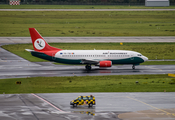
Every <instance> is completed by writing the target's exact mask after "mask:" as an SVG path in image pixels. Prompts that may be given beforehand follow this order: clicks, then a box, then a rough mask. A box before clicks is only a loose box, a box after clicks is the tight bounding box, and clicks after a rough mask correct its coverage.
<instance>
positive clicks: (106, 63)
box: [99, 61, 112, 67]
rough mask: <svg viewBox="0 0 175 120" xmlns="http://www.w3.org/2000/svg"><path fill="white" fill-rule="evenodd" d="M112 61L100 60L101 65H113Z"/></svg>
mask: <svg viewBox="0 0 175 120" xmlns="http://www.w3.org/2000/svg"><path fill="white" fill-rule="evenodd" d="M111 66H112V62H111V61H100V63H99V67H111Z"/></svg>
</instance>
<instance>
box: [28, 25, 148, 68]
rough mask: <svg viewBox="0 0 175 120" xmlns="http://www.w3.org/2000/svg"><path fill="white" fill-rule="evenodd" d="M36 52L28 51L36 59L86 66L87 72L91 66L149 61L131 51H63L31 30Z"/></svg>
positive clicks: (33, 29)
mask: <svg viewBox="0 0 175 120" xmlns="http://www.w3.org/2000/svg"><path fill="white" fill-rule="evenodd" d="M29 32H30V36H31V40H32V43H33V48H34V50H30V49H26V50H27V51H29V52H31V54H32V55H33V56H35V57H39V58H42V59H45V60H49V61H54V62H58V63H65V64H85V68H86V70H91V65H95V66H99V67H111V66H112V65H114V64H132V69H135V66H136V65H139V64H140V63H143V62H145V61H147V60H148V58H147V57H146V56H143V55H142V54H141V53H138V52H135V51H129V50H95V49H94V50H62V49H60V48H55V47H52V46H50V45H49V44H48V43H47V42H46V41H45V40H44V38H43V37H42V36H41V35H40V34H39V32H38V31H37V30H36V29H35V28H29Z"/></svg>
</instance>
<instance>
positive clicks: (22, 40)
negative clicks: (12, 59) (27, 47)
mask: <svg viewBox="0 0 175 120" xmlns="http://www.w3.org/2000/svg"><path fill="white" fill-rule="evenodd" d="M44 39H45V40H46V41H47V42H48V43H87V42H88V43H106V42H114V43H115V42H142V43H143V42H175V37H174V36H172V37H44ZM17 43H32V42H31V38H30V37H0V45H3V44H17Z"/></svg>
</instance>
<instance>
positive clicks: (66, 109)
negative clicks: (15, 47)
mask: <svg viewBox="0 0 175 120" xmlns="http://www.w3.org/2000/svg"><path fill="white" fill-rule="evenodd" d="M158 39H159V38H158ZM16 40H17V42H15V41H12V40H9V38H8V39H7V38H5V41H9V42H11V43H12V44H14V43H20V42H19V41H22V42H24V40H21V39H20V40H19V39H18V38H17V39H16ZM135 40H136V39H135ZM152 40H153V39H150V41H152ZM162 40H163V41H166V40H169V39H168V38H167V39H166V38H163V39H162ZM74 41H76V39H74ZM90 41H91V40H90ZM92 41H93V40H92ZM136 41H137V40H136ZM170 42H174V38H172V40H170ZM3 44H9V43H5V42H2V43H1V45H3ZM0 52H1V54H0V56H1V58H0V64H1V66H0V67H1V68H0V70H1V73H2V74H1V78H15V77H16V78H19V77H28V76H31V77H34V76H38V74H39V76H40V75H42V76H44V75H48V76H53V75H54V76H55V75H58V76H61V75H67V76H74V74H76V75H82V74H83V75H89V74H90V75H108V74H109V75H110V74H111V75H114V74H124V75H125V74H166V73H169V72H175V71H174V70H175V69H174V68H175V66H174V65H168V66H167V65H151V66H147V65H142V66H138V68H137V69H136V70H131V69H130V66H123V65H121V66H114V67H113V68H111V69H107V70H103V69H102V70H101V69H98V68H94V70H93V71H92V73H84V72H82V71H83V70H84V67H83V66H63V65H53V64H51V63H32V62H29V61H27V60H24V59H23V58H20V57H19V56H16V55H14V54H12V53H10V52H8V51H6V50H4V49H1V51H0ZM7 52H8V54H6V53H7ZM2 53H5V54H2ZM56 66H57V67H56ZM44 69H46V70H44ZM63 69H64V70H63ZM38 70H40V71H42V72H40V73H38V72H36V71H38ZM73 71H74V72H73ZM106 71H107V72H106ZM89 94H93V95H94V96H95V97H96V105H95V106H94V107H92V108H88V107H87V106H78V107H77V108H72V107H71V106H70V105H69V103H70V101H71V100H73V99H75V98H76V97H78V96H79V95H89ZM174 95H175V93H174V92H166V91H164V92H153V93H146V92H145V93H139V92H138V93H131V92H129V93H122V92H121V93H106V92H105V93H92V92H90V93H81V92H79V93H54V94H50V93H47V94H5V93H4V94H1V95H0V111H1V112H0V119H6V120H13V119H22V120H23V119H34V120H35V119H36V120H39V119H53V120H56V119H59V120H68V119H71V120H77V119H80V120H89V119H91V120H109V119H110V120H160V119H161V120H174V119H175V112H174V111H175V109H174V108H175V102H174V99H175V97H174Z"/></svg>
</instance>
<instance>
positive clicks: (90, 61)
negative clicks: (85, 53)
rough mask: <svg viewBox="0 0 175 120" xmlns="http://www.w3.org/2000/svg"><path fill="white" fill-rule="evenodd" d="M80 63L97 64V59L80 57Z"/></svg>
mask: <svg viewBox="0 0 175 120" xmlns="http://www.w3.org/2000/svg"><path fill="white" fill-rule="evenodd" d="M81 63H82V64H98V63H99V60H88V59H82V60H81Z"/></svg>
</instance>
